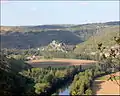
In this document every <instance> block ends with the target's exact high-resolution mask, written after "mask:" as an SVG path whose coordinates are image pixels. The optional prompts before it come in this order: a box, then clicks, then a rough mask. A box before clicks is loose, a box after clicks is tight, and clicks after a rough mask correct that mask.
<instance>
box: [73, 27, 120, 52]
mask: <svg viewBox="0 0 120 96" xmlns="http://www.w3.org/2000/svg"><path fill="white" fill-rule="evenodd" d="M100 31H101V32H100V33H99V34H97V35H96V36H92V37H90V38H89V39H88V40H87V41H85V42H83V43H80V44H78V45H77V46H76V49H75V50H74V51H75V53H81V52H84V51H86V52H90V51H96V50H97V44H98V43H100V42H102V43H103V45H104V46H112V45H114V44H115V42H114V40H113V37H114V36H118V34H119V26H113V27H107V28H104V29H102V30H100Z"/></svg>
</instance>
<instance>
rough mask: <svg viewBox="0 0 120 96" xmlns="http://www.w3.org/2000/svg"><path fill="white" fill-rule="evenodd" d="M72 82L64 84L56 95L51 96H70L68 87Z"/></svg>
mask: <svg viewBox="0 0 120 96" xmlns="http://www.w3.org/2000/svg"><path fill="white" fill-rule="evenodd" d="M71 83H72V82H68V83H67V84H65V85H64V86H62V87H61V88H59V89H58V90H57V91H56V93H54V94H53V95H68V96H69V95H70V85H71Z"/></svg>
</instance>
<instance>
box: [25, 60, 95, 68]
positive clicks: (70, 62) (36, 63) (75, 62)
mask: <svg viewBox="0 0 120 96" xmlns="http://www.w3.org/2000/svg"><path fill="white" fill-rule="evenodd" d="M96 62H97V61H93V60H76V59H50V60H45V59H43V60H32V61H27V63H29V64H31V65H32V66H33V67H48V66H54V67H60V66H61V67H62V66H73V65H75V66H77V65H91V64H93V63H96Z"/></svg>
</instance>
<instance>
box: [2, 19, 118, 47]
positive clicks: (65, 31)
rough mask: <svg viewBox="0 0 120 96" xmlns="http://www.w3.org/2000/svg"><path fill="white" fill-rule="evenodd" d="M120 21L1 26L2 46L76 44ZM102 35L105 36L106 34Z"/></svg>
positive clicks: (116, 24)
mask: <svg viewBox="0 0 120 96" xmlns="http://www.w3.org/2000/svg"><path fill="white" fill-rule="evenodd" d="M119 23H120V21H114V22H105V23H90V24H80V25H74V24H56V25H37V26H1V32H0V39H1V46H2V48H17V49H28V48H38V47H41V46H46V45H48V44H49V43H50V42H52V41H53V40H57V41H59V42H62V43H65V44H66V45H76V44H79V43H80V44H81V43H82V42H84V41H85V42H88V41H90V40H88V39H90V38H92V37H91V36H93V35H95V34H98V33H99V34H101V33H102V31H101V30H106V31H107V29H108V30H109V29H111V28H113V27H117V26H118V25H119ZM115 30H116V29H115ZM104 32H105V31H104ZM104 32H103V33H104ZM108 34H109V33H108ZM110 34H114V33H110ZM101 35H103V36H104V34H101ZM106 36H107V35H106Z"/></svg>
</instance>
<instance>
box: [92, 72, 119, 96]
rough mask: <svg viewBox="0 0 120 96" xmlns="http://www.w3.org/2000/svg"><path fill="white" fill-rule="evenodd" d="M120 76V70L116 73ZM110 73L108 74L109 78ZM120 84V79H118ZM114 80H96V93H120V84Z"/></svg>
mask: <svg viewBox="0 0 120 96" xmlns="http://www.w3.org/2000/svg"><path fill="white" fill-rule="evenodd" d="M115 74H116V75H118V76H120V72H117V73H115ZM107 76H108V75H106V78H107ZM117 82H118V83H119V84H120V80H117ZM117 82H116V81H115V80H114V81H110V80H109V81H107V80H95V81H94V83H93V91H94V92H93V93H94V95H120V86H119V85H118V84H117Z"/></svg>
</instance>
